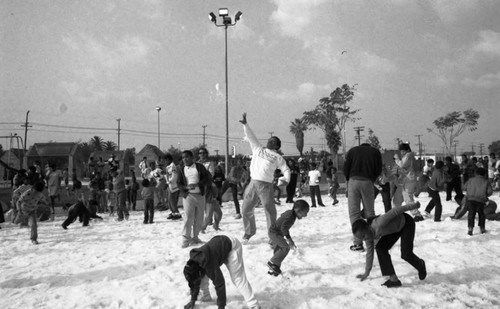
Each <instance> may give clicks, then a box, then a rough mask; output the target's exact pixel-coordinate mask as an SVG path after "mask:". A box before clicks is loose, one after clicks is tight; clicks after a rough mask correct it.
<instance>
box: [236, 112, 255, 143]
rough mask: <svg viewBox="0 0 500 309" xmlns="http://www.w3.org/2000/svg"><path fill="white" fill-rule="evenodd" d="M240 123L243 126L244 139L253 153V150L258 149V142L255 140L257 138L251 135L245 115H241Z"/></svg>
mask: <svg viewBox="0 0 500 309" xmlns="http://www.w3.org/2000/svg"><path fill="white" fill-rule="evenodd" d="M240 122H241V123H242V124H243V132H244V133H245V138H246V139H247V140H248V142H249V143H250V147H251V148H252V151H253V150H254V149H255V148H257V147H259V146H260V144H259V140H258V139H257V137H256V136H255V134H254V133H253V131H252V129H250V126H249V125H248V122H247V113H243V116H242V119H241V120H240Z"/></svg>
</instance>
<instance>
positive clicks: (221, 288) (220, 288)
mask: <svg viewBox="0 0 500 309" xmlns="http://www.w3.org/2000/svg"><path fill="white" fill-rule="evenodd" d="M212 281H213V283H214V287H215V293H217V306H218V307H219V308H224V307H225V306H226V281H225V280H224V275H223V274H222V271H221V270H220V268H218V267H217V269H216V270H215V272H214V278H213V280H212Z"/></svg>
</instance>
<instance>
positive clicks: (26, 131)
mask: <svg viewBox="0 0 500 309" xmlns="http://www.w3.org/2000/svg"><path fill="white" fill-rule="evenodd" d="M29 113H30V111H29V110H28V111H27V112H26V121H25V122H24V124H22V125H21V127H24V147H23V158H22V159H21V162H24V159H25V158H26V145H27V143H28V128H31V127H32V126H30V125H29V122H28V115H29ZM26 166H28V162H27V160H26Z"/></svg>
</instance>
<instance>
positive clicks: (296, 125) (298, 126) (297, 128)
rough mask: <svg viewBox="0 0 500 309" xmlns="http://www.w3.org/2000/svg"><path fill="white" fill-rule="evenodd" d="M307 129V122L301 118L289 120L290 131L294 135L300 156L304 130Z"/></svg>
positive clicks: (302, 148)
mask: <svg viewBox="0 0 500 309" xmlns="http://www.w3.org/2000/svg"><path fill="white" fill-rule="evenodd" d="M307 129H308V127H307V124H306V123H305V122H304V120H303V119H301V118H295V120H294V121H292V122H291V125H290V132H291V133H292V134H293V135H294V136H295V144H296V145H297V150H298V151H299V154H300V156H301V157H302V151H303V150H304V132H305V131H306V130H307Z"/></svg>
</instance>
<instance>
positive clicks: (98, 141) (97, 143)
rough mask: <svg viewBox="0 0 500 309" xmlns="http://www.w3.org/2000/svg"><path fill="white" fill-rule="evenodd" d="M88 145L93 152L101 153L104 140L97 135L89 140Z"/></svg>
mask: <svg viewBox="0 0 500 309" xmlns="http://www.w3.org/2000/svg"><path fill="white" fill-rule="evenodd" d="M89 145H90V147H91V148H92V150H93V151H103V150H104V148H105V146H106V145H105V142H104V139H103V138H102V137H100V136H97V135H95V136H94V137H92V138H91V139H90V141H89Z"/></svg>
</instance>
